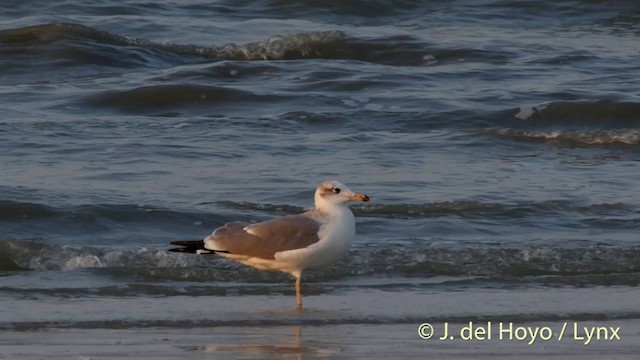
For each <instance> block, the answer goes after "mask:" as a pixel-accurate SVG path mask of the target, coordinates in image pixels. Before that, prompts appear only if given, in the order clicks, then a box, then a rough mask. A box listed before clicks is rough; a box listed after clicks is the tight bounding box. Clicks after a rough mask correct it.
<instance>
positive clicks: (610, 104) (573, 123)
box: [506, 100, 640, 129]
mask: <svg viewBox="0 0 640 360" xmlns="http://www.w3.org/2000/svg"><path fill="white" fill-rule="evenodd" d="M506 115H507V116H506V118H507V121H508V122H509V125H510V126H511V127H514V128H516V129H522V128H527V129H532V128H535V129H541V128H544V127H562V128H564V129H594V128H597V129H616V128H623V129H626V128H635V127H640V103H634V102H618V101H609V100H601V101H591V102H590V101H582V102H571V101H557V102H551V103H547V104H541V105H536V106H522V107H520V108H517V109H512V110H509V111H508V112H507V114H506ZM514 120H516V121H514Z"/></svg>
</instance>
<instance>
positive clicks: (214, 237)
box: [169, 180, 370, 309]
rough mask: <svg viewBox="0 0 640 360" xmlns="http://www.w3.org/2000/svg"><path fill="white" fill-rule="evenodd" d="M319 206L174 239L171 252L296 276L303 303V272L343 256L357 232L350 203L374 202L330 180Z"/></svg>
mask: <svg viewBox="0 0 640 360" xmlns="http://www.w3.org/2000/svg"><path fill="white" fill-rule="evenodd" d="M314 200H315V208H314V209H312V210H309V211H307V212H304V213H302V214H298V215H289V216H283V217H278V218H275V219H271V220H267V221H263V222H259V223H255V224H251V223H247V222H242V221H234V222H230V223H227V224H225V225H223V226H221V227H219V228H217V229H215V230H214V231H213V233H212V234H211V235H209V236H207V237H206V238H205V239H204V240H187V241H173V242H171V244H172V245H177V246H181V247H179V248H173V249H169V251H174V252H182V253H191V254H201V255H204V254H215V255H219V256H222V257H225V258H227V259H230V260H233V261H236V262H239V263H241V264H244V265H248V266H251V267H254V268H256V269H259V270H277V271H282V272H285V273H289V274H291V275H292V276H293V277H294V278H295V279H296V303H297V305H298V309H301V308H302V294H301V290H300V285H301V278H302V272H303V271H304V270H306V269H316V268H320V267H324V266H328V265H331V264H333V263H334V262H336V261H338V260H339V259H340V258H341V257H343V256H344V255H345V254H346V253H347V252H348V251H349V247H350V246H351V242H352V241H353V238H354V237H355V234H356V222H355V218H354V217H353V213H352V212H351V209H349V207H348V206H347V204H348V203H349V202H351V201H364V202H367V201H369V200H370V199H369V197H368V196H367V195H364V194H357V193H355V192H353V191H351V189H349V187H347V186H346V185H345V184H343V183H341V182H339V181H335V180H327V181H323V182H321V183H320V185H318V187H317V189H316V192H315V195H314Z"/></svg>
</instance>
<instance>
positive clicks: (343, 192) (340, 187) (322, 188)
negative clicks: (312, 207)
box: [315, 180, 370, 209]
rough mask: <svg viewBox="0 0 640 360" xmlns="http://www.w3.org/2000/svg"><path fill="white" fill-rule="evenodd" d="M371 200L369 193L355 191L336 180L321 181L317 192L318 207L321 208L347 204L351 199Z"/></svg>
mask: <svg viewBox="0 0 640 360" xmlns="http://www.w3.org/2000/svg"><path fill="white" fill-rule="evenodd" d="M369 200H370V199H369V197H368V196H367V195H364V194H358V193H355V192H353V191H351V189H349V187H348V186H347V185H345V184H343V183H341V182H339V181H335V180H327V181H323V182H321V183H320V185H318V188H317V189H316V194H315V202H316V207H317V208H320V209H322V208H325V207H327V206H341V205H345V204H347V203H348V202H350V201H363V202H367V201H369Z"/></svg>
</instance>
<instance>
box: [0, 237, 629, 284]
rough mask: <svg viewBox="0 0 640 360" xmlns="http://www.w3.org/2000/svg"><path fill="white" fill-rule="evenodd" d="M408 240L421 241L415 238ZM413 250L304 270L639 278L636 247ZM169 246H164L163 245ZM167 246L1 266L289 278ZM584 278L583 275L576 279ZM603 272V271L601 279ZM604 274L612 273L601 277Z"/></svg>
mask: <svg viewBox="0 0 640 360" xmlns="http://www.w3.org/2000/svg"><path fill="white" fill-rule="evenodd" d="M414 242H421V240H420V239H415V241H414ZM422 242H424V245H423V246H418V247H414V246H412V247H411V248H405V247H401V248H400V247H394V248H377V249H355V250H353V251H352V252H351V253H350V255H349V256H348V257H347V258H346V259H344V260H343V261H341V262H339V263H338V264H337V265H336V266H333V267H329V268H325V269H321V270H317V271H313V272H309V274H308V276H307V279H308V281H311V282H314V281H321V280H327V279H335V278H342V277H347V276H370V275H376V274H385V275H389V274H393V275H403V276H435V275H451V276H497V277H517V278H520V277H530V276H549V275H553V276H572V277H576V279H577V280H578V281H580V282H589V278H584V276H590V277H592V278H593V279H594V281H596V280H597V281H599V282H605V283H607V282H617V283H619V282H628V283H633V284H636V285H637V284H640V261H639V260H638V259H640V247H606V246H590V247H581V248H570V247H566V248H560V247H559V248H552V247H524V248H503V247H467V248H464V247H444V246H433V245H431V244H430V243H429V242H428V241H424V240H422ZM167 248H168V247H167ZM167 248H146V247H139V248H135V249H129V250H114V249H109V248H102V247H90V246H85V247H69V246H58V245H48V244H43V243H38V242H32V241H24V240H0V253H1V254H3V255H2V257H0V271H17V270H32V271H48V270H74V269H99V270H100V271H101V273H104V274H106V275H110V276H118V277H138V278H143V279H145V280H147V281H165V280H172V281H192V282H194V281H195V282H197V281H202V282H208V281H223V282H238V281H240V282H281V281H286V279H288V276H287V275H285V274H281V273H277V272H262V271H257V270H254V269H251V268H248V267H245V266H242V265H238V264H235V263H232V262H229V261H226V260H225V259H222V258H218V257H215V256H189V255H184V254H176V253H169V252H167ZM579 276H583V277H579ZM603 276H605V277H603ZM607 276H611V277H610V278H607Z"/></svg>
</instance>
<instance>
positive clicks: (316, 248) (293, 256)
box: [275, 206, 356, 272]
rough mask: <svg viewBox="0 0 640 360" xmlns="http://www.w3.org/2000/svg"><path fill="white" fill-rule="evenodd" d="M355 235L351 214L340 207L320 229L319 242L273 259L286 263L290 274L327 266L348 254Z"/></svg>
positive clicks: (354, 225)
mask: <svg viewBox="0 0 640 360" xmlns="http://www.w3.org/2000/svg"><path fill="white" fill-rule="evenodd" d="M355 233H356V224H355V218H354V217H353V213H352V212H351V210H350V209H349V208H347V207H346V206H345V207H340V208H339V209H336V211H335V212H333V213H332V214H330V215H329V216H328V221H327V222H326V223H325V224H324V225H323V226H322V227H321V228H320V231H319V233H318V236H319V238H320V241H318V242H317V243H315V244H313V245H311V246H309V247H306V248H304V249H298V250H289V251H283V252H281V253H276V255H275V258H276V261H277V262H279V263H287V267H288V268H289V270H290V272H291V271H295V270H298V271H302V270H304V269H313V268H319V267H323V266H328V265H331V264H333V263H335V262H336V261H338V260H339V259H340V258H341V257H343V256H344V255H346V254H347V252H349V248H350V247H351V243H352V242H353V238H354V237H355Z"/></svg>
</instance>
